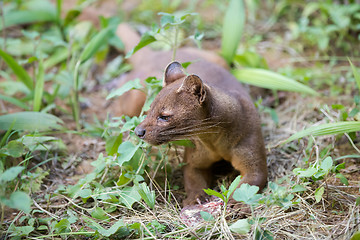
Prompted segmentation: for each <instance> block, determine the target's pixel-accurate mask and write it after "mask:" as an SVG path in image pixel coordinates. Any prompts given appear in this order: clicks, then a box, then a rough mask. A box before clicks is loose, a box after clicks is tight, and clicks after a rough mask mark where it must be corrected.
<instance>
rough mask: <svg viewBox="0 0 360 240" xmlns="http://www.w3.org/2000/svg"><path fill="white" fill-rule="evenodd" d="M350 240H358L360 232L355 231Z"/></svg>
mask: <svg viewBox="0 0 360 240" xmlns="http://www.w3.org/2000/svg"><path fill="white" fill-rule="evenodd" d="M350 240H360V231H357V232H356V233H354V235H352V237H351V238H350Z"/></svg>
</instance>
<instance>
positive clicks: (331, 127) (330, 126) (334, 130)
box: [283, 121, 360, 144]
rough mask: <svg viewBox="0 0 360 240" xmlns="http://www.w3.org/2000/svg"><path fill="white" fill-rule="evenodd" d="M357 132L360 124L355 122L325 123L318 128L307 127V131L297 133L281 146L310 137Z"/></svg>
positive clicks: (359, 129)
mask: <svg viewBox="0 0 360 240" xmlns="http://www.w3.org/2000/svg"><path fill="white" fill-rule="evenodd" d="M357 131H360V122H357V121H345V122H335V123H325V124H321V125H318V126H312V127H309V128H308V129H305V130H302V131H300V132H297V133H295V134H294V135H292V136H291V137H289V138H288V139H286V141H285V142H283V144H285V143H289V142H291V141H294V140H296V139H299V138H303V137H305V136H310V135H312V136H324V135H335V134H343V133H349V132H357Z"/></svg>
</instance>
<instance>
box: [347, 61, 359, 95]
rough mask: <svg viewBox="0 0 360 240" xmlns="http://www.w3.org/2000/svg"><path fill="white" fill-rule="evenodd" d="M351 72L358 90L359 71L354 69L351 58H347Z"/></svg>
mask: <svg viewBox="0 0 360 240" xmlns="http://www.w3.org/2000/svg"><path fill="white" fill-rule="evenodd" d="M348 60H349V63H350V66H351V69H352V72H353V74H354V78H355V81H356V85H357V87H358V90H359V91H360V73H359V72H358V70H357V69H356V67H355V66H354V65H353V63H352V62H351V60H350V59H349V58H348Z"/></svg>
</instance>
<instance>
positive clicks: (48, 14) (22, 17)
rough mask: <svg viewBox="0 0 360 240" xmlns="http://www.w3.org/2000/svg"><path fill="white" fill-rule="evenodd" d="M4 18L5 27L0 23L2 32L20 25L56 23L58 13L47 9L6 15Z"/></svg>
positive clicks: (14, 12)
mask: <svg viewBox="0 0 360 240" xmlns="http://www.w3.org/2000/svg"><path fill="white" fill-rule="evenodd" d="M4 18H5V24H4V26H3V25H2V22H0V31H1V30H2V29H4V28H7V27H11V26H14V25H18V24H26V23H35V22H53V21H56V13H55V12H54V11H50V10H47V9H38V10H36V9H32V10H22V11H21V10H20V11H13V12H9V13H6V14H5V16H4Z"/></svg>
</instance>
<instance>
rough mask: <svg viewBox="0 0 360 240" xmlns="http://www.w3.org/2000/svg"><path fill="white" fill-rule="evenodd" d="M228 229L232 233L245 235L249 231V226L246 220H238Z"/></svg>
mask: <svg viewBox="0 0 360 240" xmlns="http://www.w3.org/2000/svg"><path fill="white" fill-rule="evenodd" d="M229 228H230V230H231V231H232V232H234V233H238V234H247V233H248V232H249V231H250V229H251V225H250V224H249V222H248V220H247V219H240V220H237V221H236V222H235V223H233V224H232V225H231V226H230V227H229Z"/></svg>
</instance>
